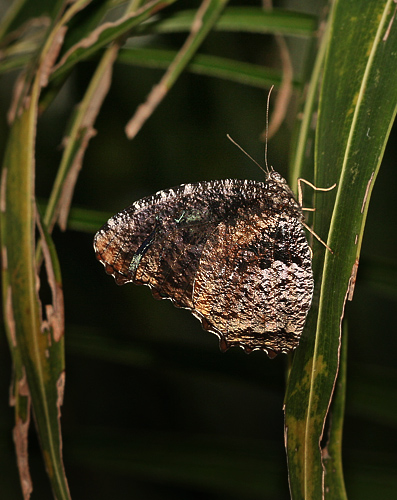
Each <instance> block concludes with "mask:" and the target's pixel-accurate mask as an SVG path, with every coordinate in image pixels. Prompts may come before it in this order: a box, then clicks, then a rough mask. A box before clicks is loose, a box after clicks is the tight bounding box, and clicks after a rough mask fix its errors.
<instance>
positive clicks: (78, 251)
mask: <svg viewBox="0 0 397 500" xmlns="http://www.w3.org/2000/svg"><path fill="white" fill-rule="evenodd" d="M183 39H184V36H183V35H181V37H180V38H179V37H168V38H167V43H169V44H170V47H173V46H174V47H177V46H179V45H180V42H181V40H183ZM222 41H223V45H222V44H220V42H219V36H218V38H217V36H216V35H214V36H213V37H212V38H211V37H210V39H209V41H208V42H207V43H206V45H205V46H204V48H203V51H208V52H211V53H214V52H215V47H216V48H217V50H218V51H219V52H222V53H223V54H227V53H228V52H230V53H231V54H233V56H234V57H235V58H240V59H243V60H248V61H252V62H256V63H258V64H268V63H269V62H270V63H271V62H272V59H274V58H276V56H277V50H276V47H275V45H274V42H273V40H272V38H271V37H263V36H258V35H256V36H250V35H236V34H234V35H233V36H232V37H230V38H227V37H226V36H223V37H222ZM253 54H255V56H253ZM303 56H304V47H303V46H302V57H303ZM296 57H297V61H296V63H295V64H296V65H298V66H299V64H300V61H299V53H298V56H296ZM94 68H95V65H94V63H92V62H91V63H90V62H87V63H83V64H80V65H79V66H78V69H77V70H76V71H75V72H74V73H73V75H72V77H71V78H70V80H69V81H68V82H67V84H66V86H65V89H64V90H63V92H62V94H61V95H60V96H59V98H58V99H57V101H56V102H54V103H53V105H52V106H51V108H50V109H49V110H48V111H47V112H46V114H45V115H44V116H43V117H42V118H41V120H40V124H39V130H38V138H37V193H38V195H39V196H40V197H43V198H46V197H48V193H49V190H50V188H51V185H52V181H53V178H54V176H55V173H56V169H57V165H58V164H59V160H60V157H61V150H60V147H59V145H60V143H61V139H62V135H63V133H64V125H65V121H66V120H67V117H68V114H69V112H70V109H71V107H72V106H74V105H75V104H76V103H77V102H78V100H79V99H80V98H81V96H82V92H83V90H84V89H85V87H86V85H87V83H88V82H89V79H90V77H91V75H92V72H93V70H94ZM161 74H162V72H161V71H156V70H147V69H141V68H131V67H126V66H122V65H118V66H116V69H115V72H114V77H113V84H112V88H111V90H110V93H109V95H108V97H107V99H106V101H105V103H104V106H103V109H102V111H101V113H100V115H99V117H98V120H97V122H96V129H97V132H98V133H97V136H96V137H95V138H94V139H92V141H91V142H90V145H89V148H88V151H87V153H86V156H85V160H84V164H83V170H82V172H81V175H80V178H79V181H78V183H77V187H76V192H75V196H74V201H73V204H74V206H75V207H81V208H89V209H93V210H97V211H100V212H104V213H108V215H109V216H111V215H113V214H114V213H116V212H118V211H120V210H121V209H123V208H125V207H126V206H128V205H129V204H131V203H132V202H133V201H135V200H137V199H139V198H141V197H143V196H146V195H150V194H152V193H154V192H155V191H157V190H160V189H164V188H168V187H171V186H174V185H178V184H181V183H187V182H195V181H200V180H212V179H224V178H240V179H242V178H249V179H256V180H262V179H263V173H262V172H261V171H260V170H259V169H258V167H257V166H256V165H255V164H253V163H252V162H250V161H249V160H248V159H247V158H245V157H244V156H243V155H242V154H241V152H240V151H239V150H238V149H237V148H236V147H235V146H233V145H232V144H231V143H230V141H228V140H227V138H226V134H227V133H229V134H230V135H231V136H232V137H233V138H234V139H235V140H236V141H237V142H239V144H241V145H242V146H243V147H244V148H245V149H246V150H247V151H248V152H249V153H250V154H251V155H252V156H253V157H254V158H256V159H257V160H258V161H259V162H262V160H263V155H264V146H263V144H262V143H261V142H260V141H259V135H260V133H261V132H262V131H263V129H264V124H265V108H266V97H267V92H266V91H264V90H259V89H253V88H249V87H247V86H242V85H238V84H233V83H230V82H226V81H221V80H217V79H214V78H206V77H202V76H196V75H190V74H185V75H183V76H182V77H181V78H180V80H179V81H178V83H177V84H176V85H175V87H174V88H173V89H172V90H171V91H170V93H169V96H167V98H166V99H165V101H164V102H163V103H162V104H161V105H160V107H159V108H158V109H157V110H156V112H155V113H154V115H153V116H152V117H151V118H150V120H149V121H148V122H147V123H146V124H145V126H144V127H143V129H142V130H141V131H140V132H139V134H138V136H137V137H136V139H135V140H134V141H132V142H130V141H128V140H127V139H126V137H125V134H124V126H125V124H126V122H127V121H128V119H129V118H130V117H131V115H132V114H133V112H134V110H135V109H136V107H137V106H138V105H139V104H140V103H141V102H142V101H143V100H144V99H145V96H146V95H147V94H148V92H149V91H150V89H151V87H152V85H153V84H154V83H155V82H156V81H158V80H159V78H160V77H161ZM13 76H14V75H9V76H7V77H5V78H3V81H2V87H1V89H0V91H1V103H0V105H1V112H2V122H1V127H2V130H3V131H5V130H6V128H5V127H6V126H5V121H4V114H5V111H6V109H7V106H8V101H9V99H10V88H11V84H12V81H13ZM294 111H295V108H294V105H293V104H292V105H291V110H290V115H289V116H288V117H287V119H286V122H285V123H284V124H283V125H282V127H281V129H280V130H279V132H278V133H277V134H276V136H275V137H274V138H273V139H272V140H271V141H270V143H269V161H270V163H271V164H272V165H273V166H274V167H275V168H276V170H278V171H279V172H280V173H281V174H282V175H284V176H288V158H289V144H290V140H291V134H292V131H293V130H292V127H293V114H294ZM5 134H6V132H4V133H3V134H2V135H3V136H4V137H3V138H2V139H1V140H2V142H3V143H4V138H5ZM395 158H396V130H395V129H394V130H393V131H392V134H391V136H390V140H389V144H388V147H387V150H386V153H385V158H384V162H383V165H382V167H381V170H380V173H379V176H378V179H377V181H376V184H375V187H374V190H373V195H372V199H371V204H370V210H369V215H368V221H367V227H366V231H365V237H364V242H363V248H362V257H361V262H360V267H359V272H358V279H357V284H356V290H355V295H354V300H353V302H352V303H348V304H347V307H346V320H347V322H348V331H349V342H348V345H349V347H348V374H347V399H346V421H345V431H344V455H343V461H344V470H345V480H346V488H347V493H348V496H349V498H360V499H372V498H393V497H394V496H395V495H396V492H397V475H396V474H395V471H396V466H397V460H396V459H397V452H396V449H397V438H396V436H397V433H396V427H397V417H396V415H397V402H396V397H395V387H396V385H397V370H396V363H395V358H396V352H397V335H396V333H397V332H396V326H395V321H394V315H395V311H396V286H395V279H394V278H395V276H396V263H395V255H394V254H395V249H396V246H397V240H396V231H395V220H396V202H395V200H396V194H395V193H396V186H397V182H396V172H397V170H396V168H395ZM105 221H106V216H105V217H104V218H103V221H102V222H103V223H104V222H105ZM98 229H99V227H98ZM93 236H94V234H87V233H83V232H77V231H73V230H68V231H66V232H65V233H62V232H60V231H59V229H55V231H54V241H55V245H56V247H57V249H58V255H59V259H60V263H61V268H62V276H63V284H64V294H65V308H66V336H65V346H66V392H65V400H64V405H63V407H62V428H63V433H64V459H65V468H66V474H67V477H68V479H69V484H70V488H71V493H72V497H73V498H74V499H76V500H78V499H87V498H95V499H109V498H117V499H124V498H125V499H127V498H128V499H130V498H136V499H159V500H160V499H168V498H170V499H179V498H181V499H182V498H190V499H195V498H197V499H198V498H200V499H202V498H205V499H209V500H218V499H222V498H231V499H233V498H236V499H237V498H241V497H242V496H244V498H247V499H253V500H254V499H259V498H261V499H271V500H273V499H285V498H288V496H289V493H288V481H287V468H286V461H285V452H284V442H283V439H284V437H283V412H282V405H283V395H284V387H285V368H286V357H285V356H279V357H277V358H276V359H275V360H272V361H271V360H269V359H268V358H267V357H266V355H265V354H264V353H262V352H254V353H252V354H250V355H246V354H245V353H244V352H243V351H242V350H241V349H236V348H235V349H231V350H230V351H228V352H227V353H225V354H222V353H221V352H220V351H219V349H218V340H217V338H216V337H215V336H213V335H212V334H210V333H207V332H204V331H202V329H201V327H200V323H199V322H198V321H197V320H196V319H194V318H193V317H192V316H191V315H190V314H189V313H188V312H187V311H184V310H178V309H176V308H174V307H173V306H172V305H171V303H170V302H169V301H155V300H154V299H153V298H152V297H151V293H150V291H149V289H148V288H146V287H145V288H142V287H136V286H133V285H131V284H130V285H126V286H123V287H117V286H116V284H115V282H114V280H113V278H111V277H109V276H107V275H106V274H105V272H104V270H103V267H102V266H101V265H100V264H99V263H98V262H97V261H96V259H95V256H94V252H93V248H92V239H93ZM0 374H1V377H0V384H1V385H0V405H1V411H0V425H1V436H2V437H1V438H0V440H1V442H0V468H1V469H2V471H3V472H2V473H1V476H0V481H1V482H3V483H4V484H3V486H4V488H3V486H2V485H0V490H1V489H4V491H5V492H6V496H5V497H4V498H20V496H18V495H20V490H19V484H18V476H17V471H16V465H15V456H14V451H13V443H12V435H11V431H12V426H13V410H12V409H10V408H9V407H8V387H9V383H10V374H11V365H10V356H9V351H8V347H7V344H6V340H5V336H4V335H3V334H2V335H1V336H0ZM30 440H31V445H30V462H31V467H32V475H33V483H34V488H35V490H34V494H33V496H32V498H33V499H46V498H51V497H52V495H51V492H50V490H49V486H48V481H47V478H46V477H45V474H44V472H43V465H42V460H41V457H40V451H39V445H38V443H37V440H36V437H35V432H34V429H32V432H31V436H30ZM7 494H8V495H9V496H8V497H7ZM2 498H3V497H2Z"/></svg>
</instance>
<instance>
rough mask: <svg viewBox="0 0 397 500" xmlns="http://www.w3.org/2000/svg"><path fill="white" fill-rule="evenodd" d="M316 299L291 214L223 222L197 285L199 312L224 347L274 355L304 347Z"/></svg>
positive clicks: (303, 247) (299, 230)
mask: <svg viewBox="0 0 397 500" xmlns="http://www.w3.org/2000/svg"><path fill="white" fill-rule="evenodd" d="M312 295H313V276H312V270H311V256H310V249H309V246H308V243H307V241H306V237H305V234H304V231H303V228H302V224H301V223H300V221H299V220H297V219H296V218H293V217H290V216H289V215H288V214H285V213H272V214H270V215H269V214H266V215H263V214H251V216H250V217H248V218H247V219H246V220H244V221H238V223H237V224H235V225H233V226H230V225H228V224H227V223H220V224H219V225H218V226H217V228H216V231H214V232H213V233H212V235H211V237H210V238H209V239H208V241H207V243H206V245H205V248H204V250H203V253H202V256H201V263H200V268H199V270H198V273H197V275H196V280H195V285H194V294H193V301H194V308H195V310H196V311H197V312H198V316H199V317H201V319H202V323H203V326H204V328H205V329H206V330H209V331H212V332H214V333H216V334H217V335H218V336H219V337H220V340H221V342H220V344H221V348H223V349H227V348H229V347H231V346H233V345H240V346H242V347H243V348H244V349H245V350H246V351H247V352H250V351H252V350H253V349H263V350H265V351H267V352H268V354H269V356H272V355H273V356H274V355H275V354H277V353H279V352H288V351H290V350H292V349H294V348H295V347H297V345H298V343H299V339H300V336H301V333H302V330H303V327H304V324H305V320H306V316H307V313H308V310H309V308H310V305H311V299H312Z"/></svg>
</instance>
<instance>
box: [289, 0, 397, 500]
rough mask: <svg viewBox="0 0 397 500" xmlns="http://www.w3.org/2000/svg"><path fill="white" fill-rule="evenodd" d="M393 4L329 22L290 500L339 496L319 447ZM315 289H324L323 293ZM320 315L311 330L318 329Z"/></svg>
mask: <svg viewBox="0 0 397 500" xmlns="http://www.w3.org/2000/svg"><path fill="white" fill-rule="evenodd" d="M394 10H395V4H394V2H393V1H391V0H389V1H383V2H379V1H375V0H372V1H363V0H362V1H357V0H354V1H352V0H349V1H344V2H341V1H338V2H336V3H335V4H334V7H333V13H332V17H331V20H330V23H331V24H330V32H329V46H328V51H327V57H326V62H325V67H324V75H323V84H322V89H321V96H320V107H319V120H318V127H317V134H316V175H315V184H316V185H317V186H321V187H325V186H330V185H331V184H333V183H334V182H337V188H336V189H335V192H334V194H332V193H321V194H319V195H317V196H316V199H317V201H316V203H315V206H316V209H317V211H316V213H315V218H314V230H315V231H316V233H317V234H319V235H320V236H322V237H324V235H326V234H327V231H328V228H329V236H328V245H329V246H330V247H331V248H332V250H333V253H332V254H331V253H330V252H326V253H325V257H324V267H323V263H322V261H323V255H324V249H321V248H320V245H319V243H316V242H315V243H314V275H315V280H316V290H315V295H314V301H313V307H312V311H311V314H310V317H309V319H308V328H307V330H306V333H305V334H304V336H303V337H302V341H301V344H300V347H299V348H298V350H297V352H296V355H295V357H294V361H293V367H292V370H291V373H290V379H289V384H288V389H287V399H286V410H285V411H286V445H287V455H288V463H289V472H290V487H291V494H292V497H293V498H294V499H299V498H302V499H309V498H322V497H325V498H345V492H344V489H343V488H342V487H341V485H343V481H341V478H340V477H337V476H335V477H334V480H333V482H332V483H331V484H330V483H328V484H327V490H326V491H323V484H324V483H323V479H324V474H326V473H327V471H326V468H324V467H325V465H324V461H323V456H322V450H321V447H320V442H321V438H322V433H323V426H324V421H325V418H326V415H327V412H328V408H329V404H330V400H331V398H332V393H333V390H334V384H335V379H336V375H337V371H338V365H339V352H340V336H341V321H342V319H343V315H344V308H345V302H346V299H347V298H351V296H352V292H353V287H354V283H355V276H356V272H357V266H358V259H359V255H360V249H361V242H362V238H363V233H364V226H365V220H366V215H367V210H368V203H369V199H370V195H371V191H372V188H373V184H374V181H375V178H376V175H377V172H378V170H379V167H380V164H381V160H382V156H383V152H384V149H385V145H386V142H387V139H388V136H389V132H390V128H391V126H392V123H393V121H394V118H395V114H396V107H397V87H396V85H395V81H396V77H397V29H396V25H395V19H394ZM320 285H321V290H320V288H319V287H320ZM316 315H317V324H316Z"/></svg>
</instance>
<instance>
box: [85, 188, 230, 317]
mask: <svg viewBox="0 0 397 500" xmlns="http://www.w3.org/2000/svg"><path fill="white" fill-rule="evenodd" d="M215 182H216V181H214V182H213V183H210V182H206V183H197V184H186V185H182V186H179V187H177V188H173V189H168V190H164V191H160V192H159V193H157V194H155V195H154V196H152V197H148V198H144V199H142V200H140V201H138V202H136V203H134V204H133V205H131V206H130V207H129V208H127V209H125V210H123V211H122V212H120V213H119V214H117V215H115V216H114V217H112V218H111V219H109V221H108V222H107V223H106V224H105V225H104V226H103V228H102V229H100V230H99V231H98V233H97V234H96V236H95V240H94V248H95V252H96V255H97V258H98V260H100V261H101V262H102V263H103V264H104V266H105V270H106V272H107V273H108V274H112V275H113V276H114V277H115V279H116V282H117V283H118V284H124V283H128V282H130V281H132V282H134V283H135V284H138V285H148V286H150V288H151V289H152V293H153V295H154V297H155V298H170V299H171V300H172V301H173V302H174V304H175V305H176V306H177V307H185V308H189V309H192V308H193V307H194V306H193V302H192V294H193V283H194V279H195V275H196V273H197V270H198V267H199V265H200V258H201V254H202V251H203V248H204V245H205V243H206V241H207V239H208V237H209V236H210V235H211V234H212V232H213V231H214V230H215V229H216V226H217V225H218V223H219V220H220V218H221V217H222V215H221V214H220V213H216V210H215V208H214V207H215V205H216V204H214V198H212V199H211V201H209V200H208V196H206V193H208V190H210V189H211V188H213V185H214V184H215ZM220 182H221V181H219V182H216V186H218V184H220ZM216 186H215V187H216ZM218 191H219V192H220V191H221V186H220V185H219V186H218V189H217V190H216V189H215V192H218Z"/></svg>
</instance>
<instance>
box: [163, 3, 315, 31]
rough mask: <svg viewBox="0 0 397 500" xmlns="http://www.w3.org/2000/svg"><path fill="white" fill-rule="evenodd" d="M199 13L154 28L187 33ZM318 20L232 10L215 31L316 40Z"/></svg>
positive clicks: (282, 12)
mask: <svg viewBox="0 0 397 500" xmlns="http://www.w3.org/2000/svg"><path fill="white" fill-rule="evenodd" d="M194 16H195V11H193V10H185V11H180V12H176V13H175V14H174V15H173V16H172V17H169V18H167V19H163V20H161V21H158V22H156V23H155V24H154V31H155V32H158V33H174V32H177V31H187V30H189V29H190V26H191V24H192V22H193V19H194ZM316 28H317V19H316V18H315V17H314V16H311V15H309V14H303V13H298V12H287V11H285V10H277V9H272V10H264V9H262V8H260V7H259V8H258V7H228V8H227V9H225V11H224V12H223V14H222V16H221V17H220V18H219V19H218V21H217V22H216V24H215V26H214V30H215V31H231V32H232V31H246V32H248V33H277V34H279V35H289V36H293V35H295V36H313V34H314V33H315V30H316Z"/></svg>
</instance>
